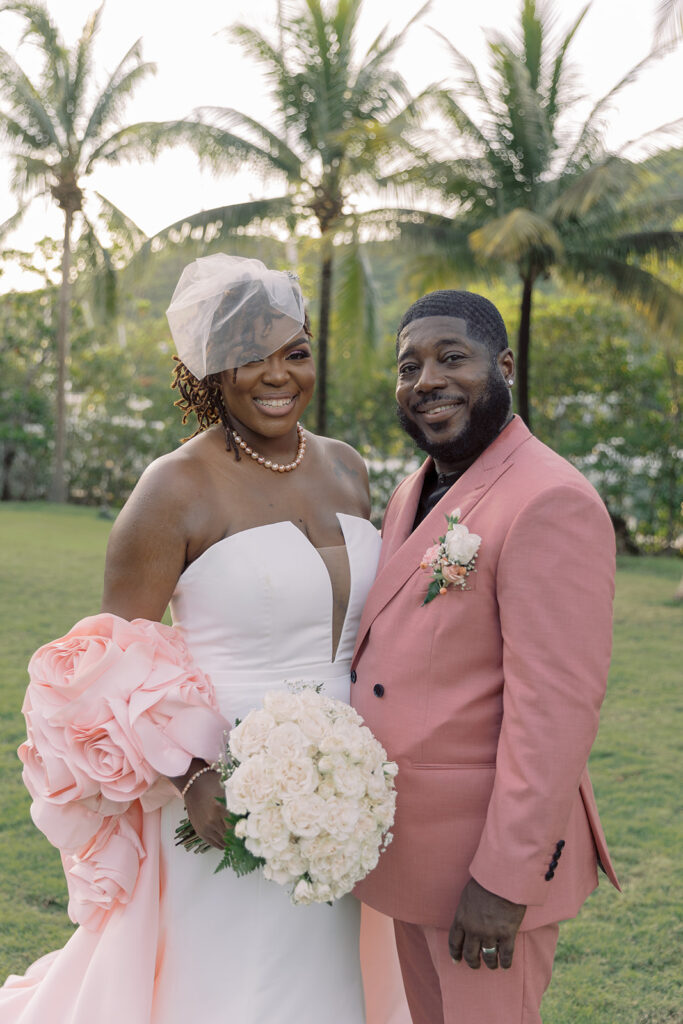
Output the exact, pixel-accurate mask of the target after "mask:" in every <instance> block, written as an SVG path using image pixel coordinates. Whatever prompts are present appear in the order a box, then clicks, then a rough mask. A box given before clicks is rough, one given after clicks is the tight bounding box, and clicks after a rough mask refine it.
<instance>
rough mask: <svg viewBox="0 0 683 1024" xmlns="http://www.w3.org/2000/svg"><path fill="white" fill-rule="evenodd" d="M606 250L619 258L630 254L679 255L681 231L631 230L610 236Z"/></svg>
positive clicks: (681, 239) (623, 258) (680, 252)
mask: <svg viewBox="0 0 683 1024" xmlns="http://www.w3.org/2000/svg"><path fill="white" fill-rule="evenodd" d="M606 250H607V252H608V253H609V255H610V256H613V257H615V258H617V259H620V260H626V259H628V258H629V257H630V256H660V257H661V256H664V257H680V256H681V254H682V253H683V231H632V232H629V233H628V234H624V235H616V236H614V237H612V238H610V239H609V241H608V243H607V245H606Z"/></svg>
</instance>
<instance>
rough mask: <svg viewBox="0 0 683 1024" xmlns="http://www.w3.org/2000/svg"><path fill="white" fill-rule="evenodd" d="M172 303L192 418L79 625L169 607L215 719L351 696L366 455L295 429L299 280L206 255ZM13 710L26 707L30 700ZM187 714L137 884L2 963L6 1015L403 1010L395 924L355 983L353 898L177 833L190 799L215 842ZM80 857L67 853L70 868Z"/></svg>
mask: <svg viewBox="0 0 683 1024" xmlns="http://www.w3.org/2000/svg"><path fill="white" fill-rule="evenodd" d="M168 319H169V324H170V327H171V333H172V335H173V338H174V341H175V343H176V347H177V351H178V355H179V359H178V362H177V364H176V369H175V379H174V383H173V386H174V387H175V388H176V389H177V391H178V393H179V396H180V397H179V400H178V402H177V403H176V404H177V405H179V406H180V408H181V410H182V411H183V413H184V417H183V422H186V420H187V418H188V416H189V415H190V414H194V415H195V416H196V418H197V423H198V429H197V431H196V433H195V434H194V435H193V436H192V438H191V439H189V440H188V441H187V442H186V443H185V444H184V445H183V446H182V447H181V448H179V449H178V450H177V451H174V452H172V453H170V454H168V455H165V456H163V457H162V458H160V459H158V460H157V461H156V462H154V463H153V464H152V465H151V466H149V467H148V469H147V470H146V471H145V473H144V474H143V476H142V477H141V479H140V481H139V483H138V485H137V487H136V488H135V490H134V491H133V493H132V495H131V497H130V499H129V500H128V502H127V504H126V505H125V507H124V509H123V511H122V512H121V514H120V516H119V518H118V520H117V522H116V524H115V526H114V528H113V530H112V534H111V537H110V541H109V547H108V551H107V561H106V571H105V583H104V596H103V602H102V615H100V616H97V617H94V618H93V619H90V620H83V623H85V624H88V625H87V628H88V629H89V630H90V631H92V629H93V628H99V625H98V624H99V623H100V622H101V623H102V624H103V625H102V628H104V629H105V630H108V631H109V632H108V633H107V635H108V636H109V634H110V633H111V632H112V630H113V631H114V632H115V631H116V629H117V628H118V629H119V630H120V629H121V628H123V629H124V630H125V629H128V628H135V629H137V628H140V629H143V628H145V629H149V628H155V629H157V630H163V629H164V627H161V626H156V625H155V624H157V623H159V622H160V620H161V618H162V616H163V615H164V613H165V610H166V608H167V606H168V605H169V603H170V606H171V613H172V620H173V631H169V633H171V632H175V634H177V635H179V637H180V638H181V640H182V641H183V642H184V644H185V645H187V649H189V654H190V655H191V657H192V661H193V662H194V664H195V665H196V666H197V668H198V670H199V671H200V672H201V673H206V676H208V678H209V679H210V686H211V687H212V696H211V700H213V701H214V705H215V707H214V711H213V714H214V718H215V719H216V721H219V720H220V722H221V723H222V724H224V723H225V722H226V721H227V722H234V720H235V719H236V718H243V717H244V715H245V714H246V713H247V712H248V711H249V710H250V709H251V708H253V707H256V706H258V705H259V704H260V701H261V698H262V696H263V694H264V693H265V692H266V691H267V690H272V689H273V688H275V687H286V686H287V685H288V683H292V682H297V683H298V682H300V681H302V680H303V681H311V682H315V683H323V684H324V689H323V692H324V693H325V694H327V695H329V696H332V697H336V698H338V699H341V700H344V701H348V698H349V666H350V658H351V654H352V652H353V644H354V639H355V632H356V629H357V626H358V621H359V618H360V613H361V610H362V607H363V603H364V600H365V597H366V594H367V591H368V589H369V587H370V584H371V582H372V579H373V576H374V573H375V569H376V564H377V559H378V555H379V538H378V535H377V532H376V531H375V529H374V527H373V526H372V525H371V524H370V522H369V519H368V517H369V510H370V502H369V492H368V480H367V473H366V470H365V465H364V463H363V461H362V459H361V458H360V456H359V455H358V454H357V453H356V452H355V451H354V450H353V449H352V448H350V447H349V446H348V445H346V444H344V443H343V442H341V441H337V440H333V439H330V438H325V437H318V436H316V435H314V434H311V433H310V432H309V431H307V430H304V429H303V427H302V426H301V425H300V423H299V417H300V416H301V415H302V413H303V411H304V409H305V408H306V406H307V405H308V403H309V402H310V400H311V397H312V394H313V388H314V383H315V366H314V359H313V350H312V345H311V334H310V328H309V325H308V318H307V316H306V314H305V311H304V305H303V299H302V296H301V292H300V290H299V286H298V283H297V282H296V279H295V278H293V277H292V276H291V275H288V274H284V273H281V272H277V271H271V270H268V269H267V268H266V267H265V266H264V265H263V264H262V263H260V261H258V260H252V259H244V258H239V257H232V256H227V255H224V254H215V255H213V256H207V257H203V258H200V259H198V260H196V261H195V262H194V263H193V264H191V265H190V266H189V267H187V268H186V269H185V271H184V272H183V274H182V276H181V279H180V282H179V284H178V286H177V288H176V290H175V293H174V296H173V299H172V302H171V305H170V307H169V310H168ZM121 620H125V621H124V622H123V623H122V622H121ZM83 623H81V624H79V625H80V626H83ZM93 623H94V624H95V625H94V626H93V625H92V624H93ZM69 636H70V634H69ZM38 654H40V652H38ZM35 657H36V656H34V658H35ZM126 664H128V665H129V664H130V662H126ZM35 670H36V671H37V668H36V669H35ZM29 692H30V688H29ZM207 699H208V698H207ZM33 704H35V698H34V699H33ZM27 707H28V714H27V718H29V722H30V723H31V721H32V719H31V717H30V716H31V714H32V713H33V712H34V711H35V708H34V707H33V706H32V704H31V702H30V701H29V700H27V704H26V705H25V711H26V710H27ZM194 710H197V709H194ZM202 710H205V709H202ZM217 712H219V713H220V714H217ZM185 720H186V719H183V721H185ZM179 721H180V719H179ZM191 721H192V722H193V723H195V724H194V725H193V729H194V730H195V731H194V732H193V733H192V735H193V736H194V735H197V736H198V735H199V732H202V741H201V742H200V741H199V739H198V740H197V742H196V744H195V745H194V746H193V745H192V742H190V741H188V740H186V739H185V740H184V741H183V743H184V746H183V751H184V756H183V757H182V758H181V759H180V761H179V760H178V759H177V758H176V759H175V760H173V759H172V758H169V757H166V760H165V761H163V763H164V764H169V765H170V764H171V763H172V764H176V765H179V766H180V767H178V768H176V769H169V770H166V771H165V772H164V774H165V775H166V776H167V777H168V779H170V783H172V787H171V785H170V784H169V782H168V781H165V780H164V779H163V778H162V779H160V780H159V781H160V782H161V783H162V784H163V785H165V786H166V790H163V786H162V789H161V790H160V791H163V792H164V793H165V796H164V797H163V799H157V800H156V801H154V800H151V799H150V798H149V793H147V794H145V796H146V797H147V803H145V797H143V798H142V799H141V800H140V801H137V802H136V801H133V809H134V808H135V807H137V806H138V805H139V806H140V808H141V809H142V810H144V814H142V815H141V821H142V825H141V826H140V828H139V829H138V831H137V833H136V835H138V836H139V837H140V841H139V844H138V855H137V859H136V865H137V864H138V860H139V874H138V875H137V880H136V882H135V884H134V885H130V887H129V888H130V892H129V893H128V895H127V896H126V898H123V897H122V898H120V899H119V902H118V903H115V905H113V904H112V906H109V905H108V904H107V900H106V898H103V902H102V903H101V905H100V906H99V908H98V911H97V913H95V914H93V915H91V916H89V917H87V919H86V920H85V921H84V924H85V925H87V927H86V926H84V927H80V928H79V929H78V930H77V931H76V932H75V933H74V935H73V937H72V938H71V939H70V940H69V942H68V943H67V945H66V946H65V947H64V949H62V950H59V951H57V952H56V953H51V954H48V956H46V957H43V958H42V959H41V960H39V961H37V962H36V963H35V964H34V965H33V966H32V967H31V968H30V969H29V971H28V972H27V974H26V976H25V977H23V978H18V977H11V978H10V979H8V981H7V983H6V985H5V986H4V988H3V989H2V990H0V1024H5V1022H10V1021H11V1022H12V1024H33V1022H34V1021H35V1022H38V1021H39V1020H41V1021H45V1020H50V1021H55V1024H57V1022H59V1024H86V1022H87V1024H91V1022H92V1021H97V1022H98V1024H110V1022H111V1024H113V1022H114V1021H119V1020H126V1022H127V1024H185V1022H186V1021H187V1020H190V1019H191V1020H204V1021H207V1022H211V1024H214V1022H216V1024H217V1022H219V1021H226V1022H228V1021H229V1022H230V1024H270V1022H272V1024H320V1021H323V1020H324V1021H325V1022H326V1024H362V1022H364V1021H366V1019H367V1021H368V1022H371V1024H399V1022H407V1021H409V1019H410V1018H409V1016H408V1013H407V1009H406V1008H405V1004H404V1001H403V994H402V988H401V982H400V976H399V973H398V966H397V963H396V960H395V950H394V949H393V933H392V929H391V927H390V922H389V921H388V920H386V919H382V918H381V917H380V915H375V914H374V913H372V914H369V915H368V917H367V919H364V928H366V929H367V934H366V935H365V937H364V939H363V959H364V963H363V973H364V976H365V980H366V991H365V994H364V990H363V980H362V975H361V965H360V960H361V957H360V955H359V941H360V940H359V934H360V917H361V914H360V905H359V904H358V903H357V901H356V900H355V899H354V898H353V897H352V896H346V897H344V898H343V899H341V900H339V901H337V902H336V903H335V904H334V906H332V907H330V906H328V905H324V904H323V905H312V906H309V907H305V908H304V907H295V906H292V904H291V903H290V901H289V896H288V893H287V892H286V890H284V889H283V888H282V887H280V886H278V885H276V884H274V883H272V882H268V881H265V880H264V879H263V877H262V875H261V873H260V872H255V873H254V874H252V875H249V876H247V877H243V878H238V877H237V876H234V875H232V873H231V872H224V873H222V874H221V875H219V876H218V877H214V876H213V869H214V867H215V865H216V863H217V862H218V861H219V859H220V855H219V853H218V850H216V851H211V853H208V854H205V855H203V856H192V855H190V854H188V853H187V852H186V851H185V850H183V849H182V847H176V846H175V845H174V832H175V828H176V827H177V825H178V823H179V821H180V820H181V818H182V817H183V816H184V815H185V813H186V814H187V816H188V817H189V818H190V821H191V822H192V824H193V826H194V828H195V830H196V832H197V833H198V834H199V835H200V836H202V837H203V838H204V839H205V840H206V841H207V842H208V843H209V844H210V845H211V846H214V847H217V848H220V847H221V846H222V842H221V840H222V835H223V831H224V822H223V808H222V805H221V804H220V803H219V802H218V801H217V799H216V798H217V797H219V796H220V795H221V786H220V782H219V779H218V777H217V775H216V773H215V772H214V771H213V770H212V769H211V767H210V763H211V761H212V760H213V757H214V756H216V755H217V754H218V752H219V751H218V749H215V751H214V746H215V745H216V743H217V741H216V730H215V729H214V730H213V733H212V736H213V739H212V740H211V741H210V742H209V741H208V740H207V735H208V733H207V730H206V729H203V731H202V730H200V729H199V728H198V726H197V724H196V723H197V721H198V719H196V718H194V719H191ZM37 729H38V726H37V725H35V726H34V727H33V731H36V730H37ZM179 730H180V725H178V726H177V730H176V731H179ZM210 732H211V730H209V733H210ZM31 735H32V732H31V727H30V728H29V736H30V737H31ZM164 742H166V737H164ZM24 747H25V748H26V749H25V751H24V754H23V755H22V760H24V762H25V771H24V777H25V780H26V782H27V785H28V786H29V789H31V792H32V796H33V797H34V811H33V814H34V820H36V821H37V823H38V824H39V826H40V827H43V825H41V820H42V819H41V813H40V806H42V805H41V802H40V799H39V797H38V795H37V788H38V783H37V782H35V778H37V777H38V774H39V772H40V771H42V772H44V770H45V766H44V763H43V761H42V760H41V759H40V758H37V757H36V756H34V754H33V753H32V749H31V739H29V742H28V743H27V744H26V745H24ZM22 749H23V748H22ZM166 753H167V752H165V753H162V754H160V755H159V758H160V759H161V760H163V757H165V756H166ZM41 778H42V776H41ZM156 789H159V786H158V785H157V787H156ZM150 792H151V790H150ZM131 795H132V793H131ZM164 800H165V802H163V801H164ZM161 803H163V806H162V807H161V809H159V804H161ZM183 805H184V806H183ZM88 806H91V804H89V805H88ZM126 806H127V805H126ZM36 807H38V810H37V811H36ZM103 813H106V812H103ZM53 820H54V819H53V817H52V816H45V821H46V825H45V827H43V830H44V831H45V832H46V834H48V836H49V838H51V840H52V841H53V842H56V840H55V839H54V837H53V832H54V831H58V829H56V827H55V826H53V825H52V822H53ZM104 820H105V821H108V820H110V819H104ZM47 823H49V825H50V827H48V824H47ZM51 829H52V832H51ZM74 861H78V857H76V858H73V857H72V858H69V857H68V856H66V857H64V862H65V868H67V869H71V874H72V875H73V876H74V877H76V876H78V875H79V872H78V870H77V869H76V870H74V868H73V866H74ZM76 867H77V868H78V865H77V866H76ZM122 870H123V869H122ZM79 877H81V878H82V877H83V870H81V871H80V876H79ZM67 878H68V879H69V881H70V885H69V888H70V896H71V900H70V912H71V911H72V909H74V914H72V916H74V915H75V919H76V920H79V921H82V920H84V919H83V917H82V916H81V917H79V915H78V913H77V912H76V910H77V909H78V907H79V906H81V904H79V903H78V899H77V898H76V897H75V896H74V894H73V892H72V880H71V879H70V871H69V870H67ZM74 884H75V883H74ZM101 888H102V887H101ZM364 913H365V908H364ZM366 1006H367V1017H366Z"/></svg>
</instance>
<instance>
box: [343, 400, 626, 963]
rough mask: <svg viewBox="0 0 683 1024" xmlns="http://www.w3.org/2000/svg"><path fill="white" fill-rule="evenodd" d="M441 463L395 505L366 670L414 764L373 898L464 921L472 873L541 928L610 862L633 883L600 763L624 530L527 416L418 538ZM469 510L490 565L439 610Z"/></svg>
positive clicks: (368, 704)
mask: <svg viewBox="0 0 683 1024" xmlns="http://www.w3.org/2000/svg"><path fill="white" fill-rule="evenodd" d="M429 464H430V460H427V462H426V463H425V464H424V465H423V466H422V468H421V469H419V470H418V471H417V472H416V473H414V474H413V475H412V476H410V477H408V478H407V479H406V480H404V481H403V482H402V483H401V484H400V485H399V487H398V488H397V489H396V491H395V493H394V495H393V497H392V499H391V501H390V503H389V506H388V508H387V512H386V515H385V521H384V528H383V547H382V554H381V558H380V563H379V569H378V574H377V577H376V580H375V583H374V585H373V587H372V589H371V591H370V594H369V597H368V600H367V603H366V605H365V609H364V612H363V616H362V618H361V624H360V630H359V634H358V640H357V644H356V651H355V654H354V659H353V663H352V668H353V671H352V683H353V685H352V687H351V690H352V703H353V705H354V707H356V708H357V710H358V711H359V712H360V713H361V714H362V715H363V717H364V719H365V721H366V724H367V725H368V726H369V727H370V729H372V731H373V732H374V733H375V735H376V736H377V737H378V738H379V739H380V741H381V742H382V743H383V745H384V746H385V747H386V749H387V752H388V755H389V757H390V758H392V759H393V760H396V761H397V762H398V764H399V775H398V779H397V789H398V806H397V815H396V821H395V825H394V829H393V831H394V836H395V838H394V840H393V842H392V844H391V846H390V847H389V848H388V850H387V851H386V852H385V853H384V854H383V855H382V858H381V860H380V863H379V865H378V867H377V868H376V869H375V870H374V871H373V872H371V873H370V875H369V876H368V877H367V878H366V879H365V880H364V881H363V882H362V883H361V884H360V885H359V886H358V887H357V890H356V893H357V895H358V896H359V898H360V899H362V900H363V901H364V902H365V903H367V904H369V905H370V906H372V907H375V908H376V909H377V910H380V911H382V912H383V913H384V914H388V915H390V916H392V917H394V918H396V919H399V920H401V921H404V922H414V923H417V924H420V925H425V926H430V927H431V926H436V927H437V928H441V929H448V928H449V927H450V925H451V923H452V919H453V914H454V912H455V909H456V907H457V904H458V900H459V897H460V893H461V891H462V888H463V887H464V885H465V884H466V882H467V881H468V879H469V878H470V876H472V877H474V878H475V879H476V880H477V881H478V882H479V883H480V884H481V885H482V886H484V887H485V888H486V889H489V890H490V891H492V892H494V893H496V894H498V895H500V896H503V897H505V898H506V899H509V900H512V901H513V902H515V903H524V904H527V906H528V909H527V912H526V914H525V917H524V920H523V923H522V930H530V929H535V928H539V927H540V926H543V925H547V924H550V923H553V922H557V921H560V920H562V919H564V918H568V917H572V916H574V915H575V914H576V913H577V912H578V910H579V908H580V906H581V904H582V903H583V901H584V900H585V899H586V897H587V896H588V894H589V893H590V892H591V891H592V890H593V889H594V888H595V887H596V885H597V861H598V859H599V860H600V863H601V864H602V866H603V867H604V869H605V871H606V873H607V875H608V877H609V879H610V881H611V882H612V883H613V884H614V885H615V886H617V888H618V882H617V879H616V876H615V874H614V871H613V869H612V865H611V862H610V859H609V854H608V852H607V848H606V845H605V839H604V835H603V832H602V828H601V826H600V821H599V818H598V814H597V809H596V806H595V800H594V797H593V791H592V787H591V783H590V779H589V777H588V773H587V770H586V762H587V759H588V754H589V752H590V749H591V745H592V743H593V740H594V739H595V735H596V732H597V728H598V719H599V710H600V705H601V703H602V700H603V697H604V693H605V685H606V681H607V672H608V667H609V659H610V651H611V614H612V598H613V580H614V534H613V530H612V526H611V523H610V519H609V516H608V514H607V512H606V510H605V507H604V505H603V503H602V501H601V500H600V498H599V497H598V495H597V494H596V492H595V491H594V489H593V488H592V487H591V485H590V484H589V483H588V482H587V481H586V480H585V479H584V477H582V476H581V474H580V473H578V472H577V471H576V470H575V469H574V468H573V467H572V466H570V465H569V464H568V463H567V462H566V461H565V460H564V459H562V458H560V456H558V455H557V454H556V453H554V452H553V451H551V450H550V449H549V448H547V447H546V446H545V445H543V444H541V443H540V442H539V441H538V440H537V439H536V438H534V437H533V436H532V435H531V434H530V432H529V431H528V429H527V428H526V426H525V425H524V424H523V422H522V421H521V420H520V419H519V418H517V417H515V418H514V419H513V421H512V422H511V423H510V424H509V425H508V427H506V428H505V430H504V431H503V432H502V433H501V434H500V435H499V436H498V438H497V439H496V440H495V441H494V442H493V443H492V444H491V445H490V446H489V447H488V448H487V449H486V450H485V451H484V452H483V453H482V455H481V456H480V457H479V458H478V459H477V461H476V462H475V463H474V464H473V465H472V466H471V467H470V468H469V469H468V470H467V471H466V472H465V473H464V474H463V476H462V477H461V478H460V479H459V480H458V481H457V482H456V483H455V484H454V485H453V487H452V488H451V489H450V491H449V492H448V493H447V494H446V495H445V497H444V498H442V499H441V501H440V502H439V503H438V505H437V506H436V507H435V508H434V509H433V510H432V512H430V513H429V515H428V516H427V517H426V518H425V519H424V521H423V522H422V523H421V524H420V525H419V526H418V528H417V529H416V530H415V531H414V532H411V531H412V526H413V522H414V518H415V512H416V509H417V504H418V500H419V497H420V493H421V490H422V484H423V480H424V476H425V473H426V471H427V469H428V467H429ZM456 507H458V508H460V510H461V516H460V521H461V522H463V523H464V524H465V525H466V526H467V527H468V528H469V530H470V531H471V532H472V533H476V534H479V535H480V537H481V538H482V540H481V545H480V548H479V553H478V558H477V563H476V572H474V573H471V574H470V576H469V578H468V588H467V589H466V590H463V591H461V590H458V589H456V588H454V587H450V588H449V589H448V591H447V592H446V593H445V594H441V595H439V596H437V597H436V598H435V599H434V600H433V601H432V602H431V603H430V604H428V605H425V606H423V605H422V601H423V599H424V596H425V594H426V591H427V587H428V584H429V577H428V575H427V574H426V573H425V572H424V571H423V570H421V569H420V562H421V559H422V555H423V553H424V552H425V550H426V549H427V548H428V547H429V546H431V545H432V544H433V543H434V542H435V540H436V539H437V538H438V537H439V536H440V535H442V534H443V533H444V532H445V530H446V519H445V516H446V514H447V513H450V512H452V511H453V509H454V508H456ZM465 969H467V970H469V968H465ZM484 973H486V972H484Z"/></svg>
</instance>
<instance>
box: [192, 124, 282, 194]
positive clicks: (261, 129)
mask: <svg viewBox="0 0 683 1024" xmlns="http://www.w3.org/2000/svg"><path fill="white" fill-rule="evenodd" d="M194 117H195V118H196V119H197V121H198V122H199V123H201V124H207V125H208V126H209V127H210V128H211V127H216V128H218V129H220V130H221V131H222V132H224V133H227V134H228V135H231V134H232V133H233V132H234V130H235V129H236V130H240V129H244V130H245V131H246V132H248V133H250V134H252V136H253V137H254V138H255V139H256V140H257V142H256V147H257V149H258V152H259V155H261V154H263V155H265V156H267V157H269V158H270V159H271V160H272V163H273V167H274V168H277V169H278V170H280V171H283V172H284V173H285V174H287V175H289V176H291V177H293V178H296V179H297V180H301V176H302V161H301V159H300V157H299V156H298V155H297V154H296V153H295V151H294V150H293V149H292V148H291V146H290V145H289V144H288V143H287V141H286V139H283V138H282V137H281V136H279V135H276V134H275V132H272V131H271V130H270V129H269V128H268V127H267V126H266V125H264V124H261V122H260V121H257V120H256V119H255V118H253V117H250V116H249V115H248V114H243V113H242V112H241V111H239V110H234V109H232V108H231V107H198V108H197V109H196V110H195V111H194ZM206 118H208V119H209V120H205V119H206ZM224 137H225V136H224ZM235 137H237V136H235ZM244 141H245V143H246V144H248V145H251V144H252V143H250V140H249V139H245V140H244ZM260 158H261V157H260V156H259V159H260Z"/></svg>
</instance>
